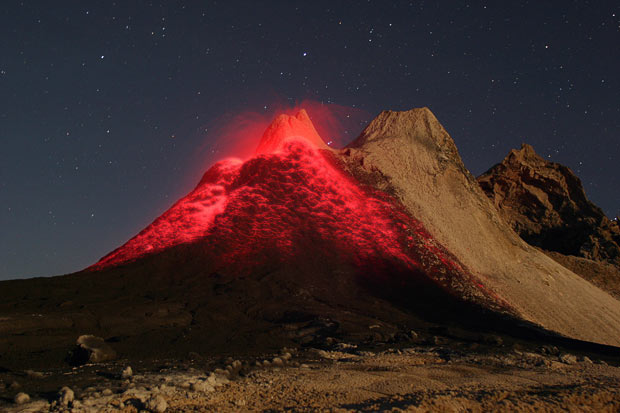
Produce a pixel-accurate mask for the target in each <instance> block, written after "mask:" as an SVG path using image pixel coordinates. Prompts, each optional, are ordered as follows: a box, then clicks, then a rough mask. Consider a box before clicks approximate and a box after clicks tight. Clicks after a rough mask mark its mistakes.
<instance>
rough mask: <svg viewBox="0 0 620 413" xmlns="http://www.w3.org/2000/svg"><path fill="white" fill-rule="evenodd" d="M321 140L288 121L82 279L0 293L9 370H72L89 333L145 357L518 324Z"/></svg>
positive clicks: (296, 120) (303, 124)
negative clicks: (49, 366) (24, 365)
mask: <svg viewBox="0 0 620 413" xmlns="http://www.w3.org/2000/svg"><path fill="white" fill-rule="evenodd" d="M319 140H320V137H319V135H318V133H317V132H316V130H315V129H314V127H313V125H312V123H311V122H310V119H309V117H308V115H307V114H306V113H305V111H300V112H299V113H298V114H296V115H295V116H289V115H282V116H280V117H278V118H277V119H275V121H274V122H273V124H272V126H271V127H269V128H268V129H267V130H266V132H265V134H264V136H263V137H262V139H261V141H260V142H259V144H258V149H257V153H256V155H255V156H254V157H252V158H250V159H248V160H246V161H241V160H238V159H227V160H223V161H221V162H219V163H217V164H215V165H214V166H213V167H211V168H210V169H209V170H208V171H207V172H206V173H205V174H204V176H203V177H202V179H201V181H200V182H199V184H198V185H197V186H196V188H195V189H194V190H193V191H192V192H190V193H189V194H188V195H187V196H185V197H183V198H182V199H180V200H179V201H177V202H176V203H175V204H174V205H173V206H172V207H171V208H170V209H169V210H167V211H166V212H165V213H164V214H162V215H161V216H160V217H158V218H157V219H156V220H155V221H154V222H153V223H152V224H151V225H149V226H148V227H146V228H145V229H144V230H143V231H141V232H140V233H139V234H137V235H136V236H135V237H133V238H132V239H130V240H129V241H128V242H126V243H125V244H124V245H122V246H121V247H119V248H118V249H116V250H114V251H112V252H111V253H110V254H108V255H107V256H105V257H103V258H102V259H101V260H100V261H99V262H97V263H96V264H94V265H93V266H91V267H90V268H88V269H86V270H85V271H82V272H79V273H75V274H70V275H67V276H63V277H53V278H48V279H33V280H15V281H8V282H3V283H1V284H0V315H2V317H0V332H1V333H3V334H2V335H0V337H1V338H0V362H1V363H2V364H0V365H4V366H9V365H12V366H15V365H20V362H24V361H25V360H27V362H28V363H30V364H31V365H33V366H34V364H36V363H40V364H42V365H43V364H45V363H50V362H51V361H53V360H56V361H59V360H62V359H63V358H64V355H65V354H66V353H67V351H68V349H70V348H71V347H72V346H73V345H74V344H75V339H76V337H77V336H78V335H80V334H86V333H88V334H95V335H98V336H101V337H104V338H106V339H108V340H110V341H111V342H113V343H114V348H115V349H116V350H117V351H118V352H119V354H123V355H124V356H125V357H129V358H145V357H146V358H148V357H162V356H163V355H165V354H168V355H170V356H180V355H187V354H188V352H190V351H194V352H195V351H202V352H209V353H211V354H215V353H222V352H230V351H241V352H244V351H250V350H251V351H265V350H266V349H267V350H268V349H276V348H280V347H281V346H283V345H290V344H293V345H294V344H295V343H297V344H300V343H301V344H311V343H312V342H313V340H319V339H321V337H326V336H329V337H341V338H344V337H348V338H349V339H354V340H358V341H359V340H362V341H363V340H366V339H368V337H370V336H379V337H389V336H390V335H393V334H394V333H395V332H397V331H409V329H411V328H415V329H418V328H422V327H424V326H428V325H429V324H428V323H431V324H433V323H444V322H449V323H453V324H455V325H459V326H463V325H466V324H467V325H469V326H470V327H472V328H476V329H485V328H486V329H487V330H488V329H489V328H492V327H489V325H490V324H491V323H492V320H495V325H499V324H501V322H503V320H504V318H502V317H504V316H502V317H499V318H497V317H498V316H497V314H498V313H501V314H508V315H509V314H513V311H512V309H511V308H510V306H509V305H508V304H506V303H505V302H503V301H502V300H501V299H499V298H498V297H497V296H496V295H494V294H493V293H492V292H491V291H490V289H489V288H487V287H485V286H484V284H483V283H482V282H480V281H479V280H476V279H475V278H474V277H473V275H472V274H471V273H470V272H469V271H468V270H467V268H465V266H463V265H462V264H461V263H460V262H459V260H458V259H457V258H455V257H454V255H453V254H451V253H450V252H449V251H448V250H446V249H445V248H444V247H443V246H442V245H441V244H440V243H438V242H437V241H435V239H434V238H433V237H432V236H431V235H430V234H429V233H428V231H426V229H425V228H424V225H423V224H422V223H421V222H420V221H418V220H416V219H415V218H414V217H412V216H411V215H410V214H409V213H407V211H406V210H405V208H404V206H403V205H402V204H401V203H400V201H398V200H397V199H396V198H394V197H393V196H392V195H390V194H389V193H387V192H386V191H384V190H382V188H380V187H378V186H377V187H375V186H373V185H374V184H373V182H374V181H372V180H368V179H366V180H365V181H364V182H361V181H358V180H357V179H356V178H355V177H354V176H352V175H351V174H350V173H349V172H348V171H347V170H346V169H343V168H344V165H345V164H344V163H343V161H342V156H341V155H340V154H339V152H338V151H332V150H331V149H330V148H329V147H327V146H326V145H325V144H324V143H322V141H319ZM380 181H381V179H379V180H377V181H376V182H375V183H377V182H380ZM489 309H492V310H495V311H496V312H495V313H492V312H490V311H489ZM38 315H41V317H39V316H38ZM494 317H495V318H494ZM506 317H508V318H509V316H506ZM369 326H372V327H373V329H372V331H370V330H369ZM35 362H36V363H35Z"/></svg>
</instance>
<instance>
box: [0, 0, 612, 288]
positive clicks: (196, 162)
mask: <svg viewBox="0 0 620 413" xmlns="http://www.w3.org/2000/svg"><path fill="white" fill-rule="evenodd" d="M0 28H1V29H0V30H1V33H2V36H0V45H1V48H0V50H1V53H0V96H1V97H2V99H1V101H0V141H1V143H2V146H1V147H0V279H8V278H21V277H29V276H38V275H57V274H63V273H68V272H73V271H77V270H80V269H82V268H84V267H86V266H88V265H90V264H93V263H94V262H95V261H97V260H98V259H99V258H100V257H102V256H103V255H105V254H106V253H108V252H109V251H111V250H112V249H114V248H116V247H118V246H120V245H121V244H122V243H124V242H125V241H126V240H128V239H129V238H130V237H131V236H133V235H135V234H136V233H137V232H138V231H140V230H141V229H142V228H144V227H145V226H146V225H148V224H149V223H150V222H151V221H152V220H153V219H154V218H156V217H157V216H158V215H159V214H161V213H162V212H163V211H165V210H166V209H167V208H168V207H169V206H171V205H172V203H173V202H174V201H176V200H177V199H178V198H180V197H182V196H183V195H185V194H186V193H187V192H188V191H190V190H191V189H192V188H193V186H194V185H195V184H196V183H197V182H198V180H199V179H200V176H201V174H202V173H203V172H204V171H205V170H206V169H207V168H208V166H209V165H210V164H212V163H213V162H214V161H216V160H217V159H218V150H217V147H216V145H215V143H216V137H217V136H216V135H217V134H216V133H215V132H213V130H214V129H217V128H215V126H214V125H217V124H218V122H219V125H220V126H221V123H222V119H235V117H234V115H235V114H239V113H245V112H248V111H249V112H264V113H265V114H267V115H271V114H272V112H273V108H274V107H275V106H276V105H282V104H290V105H294V104H295V103H298V102H300V101H302V100H304V99H311V100H314V101H317V102H323V103H336V104H339V105H342V106H345V107H350V108H355V109H356V110H357V111H356V113H357V115H356V116H357V118H356V120H355V122H354V123H353V124H351V122H349V125H348V127H349V129H347V134H346V136H344V137H341V139H344V140H352V139H353V138H354V137H355V136H357V135H358V134H359V132H361V130H362V128H363V126H364V125H365V124H366V123H367V122H368V121H370V120H371V119H372V117H374V116H375V115H376V114H377V113H378V112H380V111H381V110H386V109H392V110H406V109H410V108H413V107H421V106H428V107H429V108H430V109H431V110H432V111H433V112H434V113H435V115H436V116H437V118H438V119H439V120H440V122H441V123H442V124H443V125H444V127H445V128H446V129H447V130H448V132H449V133H450V134H451V135H452V137H453V138H454V140H455V141H456V144H457V146H458V148H459V151H460V153H461V156H462V157H463V160H464V162H465V164H466V166H467V167H468V168H469V169H470V170H471V171H472V173H474V174H475V175H478V174H480V173H482V172H484V171H485V170H486V169H488V168H489V167H491V166H492V165H493V164H495V163H497V162H499V161H500V160H501V159H503V157H504V156H505V155H506V154H507V152H508V151H509V150H510V149H511V148H515V147H519V146H520V144H521V143H522V142H527V143H530V144H532V145H533V146H534V148H535V149H536V150H537V151H538V153H540V154H541V155H542V156H544V157H548V158H549V159H551V160H553V161H556V162H560V163H563V164H565V165H567V166H569V167H570V168H571V169H572V170H573V171H574V172H576V173H577V175H578V176H579V177H580V178H581V179H582V181H583V183H584V186H585V188H586V192H587V195H588V196H589V197H590V199H591V200H592V201H593V202H595V203H596V204H597V205H599V206H601V207H602V208H603V209H604V211H605V212H606V213H607V214H608V215H609V216H610V217H613V216H614V215H616V214H617V213H619V212H620V191H619V190H618V189H619V186H620V185H619V184H620V177H619V172H620V167H619V166H618V162H619V160H620V80H619V76H618V74H619V73H620V6H619V3H618V2H614V1H608V2H606V1H593V2H588V1H576V2H569V1H545V2H542V1H532V2H516V1H513V2H499V1H496V2H488V3H484V2H456V1H444V2H431V1H411V2H406V1H395V2H389V1H369V2H354V1H351V2H340V1H303V2H302V1H262V2H261V1H236V2H235V1H219V2H206V1H189V2H181V1H168V2H146V1H145V2H139V1H132V2H125V1H117V2H106V1H103V0H102V1H86V0H83V1H72V2H65V1H53V2H52V1H22V2H19V1H10V0H5V1H3V2H2V8H1V10H0ZM360 113H365V114H367V115H360ZM257 139H258V137H257Z"/></svg>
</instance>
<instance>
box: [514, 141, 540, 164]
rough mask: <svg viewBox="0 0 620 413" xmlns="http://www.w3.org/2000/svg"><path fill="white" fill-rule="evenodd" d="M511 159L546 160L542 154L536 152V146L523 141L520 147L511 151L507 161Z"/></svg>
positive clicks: (526, 160)
mask: <svg viewBox="0 0 620 413" xmlns="http://www.w3.org/2000/svg"><path fill="white" fill-rule="evenodd" d="M511 159H516V160H518V161H519V162H522V163H523V162H525V163H529V162H535V163H540V162H546V161H545V160H544V159H543V158H542V157H541V156H540V155H538V154H537V153H536V151H535V150H534V147H533V146H532V145H529V144H527V143H522V144H521V148H520V149H513V150H511V151H510V153H509V154H508V156H507V157H506V159H505V161H510V160H511Z"/></svg>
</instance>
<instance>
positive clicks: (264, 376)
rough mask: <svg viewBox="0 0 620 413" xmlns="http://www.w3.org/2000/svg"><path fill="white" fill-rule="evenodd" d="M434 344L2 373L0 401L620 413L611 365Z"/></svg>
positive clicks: (455, 336) (48, 406)
mask: <svg viewBox="0 0 620 413" xmlns="http://www.w3.org/2000/svg"><path fill="white" fill-rule="evenodd" d="M372 327H373V326H369V329H370V330H373V328H372ZM434 333H435V334H436V335H427V334H425V333H417V332H409V333H408V334H406V335H402V336H399V337H397V338H394V339H392V340H390V342H375V343H373V344H365V345H363V344H352V343H347V342H342V341H338V340H336V339H333V340H331V341H329V340H328V341H327V342H325V343H323V346H322V347H323V348H314V347H305V348H303V347H302V348H283V349H282V350H281V351H278V352H274V353H267V354H261V355H260V357H247V356H245V357H240V358H238V359H233V358H232V357H213V356H209V355H200V354H198V353H193V354H191V356H190V357H188V358H186V359H182V360H181V359H155V360H150V361H149V362H137V361H135V360H134V361H131V362H130V361H129V360H117V361H107V362H102V363H98V364H92V363H89V364H85V365H82V366H79V367H74V368H60V369H45V370H41V371H32V370H28V371H25V372H10V373H7V372H4V373H1V374H0V380H1V381H0V394H1V395H2V396H3V397H4V398H5V401H6V404H5V405H4V407H3V411H6V412H7V413H8V412H68V411H71V412H85V413H87V412H136V411H149V412H187V411H221V412H225V411H341V412H356V411H386V410H390V411H414V412H431V411H473V412H487V411H506V410H511V411H555V410H571V411H575V410H579V411H591V412H598V411H617V410H618V409H620V397H619V396H620V394H619V390H618V389H619V388H620V387H619V384H620V367H618V362H619V361H620V359H619V358H618V355H617V354H616V355H612V354H613V353H612V352H609V351H600V350H601V349H599V351H598V352H596V351H594V352H593V351H592V349H590V351H584V349H583V348H582V349H576V348H572V349H571V350H568V349H567V348H566V347H562V346H560V347H557V346H555V345H553V344H545V345H539V344H535V343H534V342H533V341H526V340H515V339H514V338H510V337H506V336H503V337H502V336H500V335H495V334H471V333H468V332H466V331H464V330H459V329H454V328H453V329H441V328H439V329H437V330H435V331H434ZM575 350H577V351H576V352H574V351H575ZM569 351H570V352H569ZM5 387H6V388H5ZM12 394H15V396H13V397H12V400H11V401H12V403H11V402H9V398H10V395H12Z"/></svg>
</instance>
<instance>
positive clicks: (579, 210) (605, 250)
mask: <svg viewBox="0 0 620 413" xmlns="http://www.w3.org/2000/svg"><path fill="white" fill-rule="evenodd" d="M477 179H478V183H479V184H480V186H481V187H482V190H483V191H484V192H485V194H486V195H487V196H488V197H489V198H490V199H491V201H492V202H493V204H494V205H495V207H496V208H497V209H498V210H499V212H500V215H501V216H502V218H504V220H506V222H508V223H509V224H510V226H512V228H513V229H514V230H515V231H516V232H517V234H519V235H520V236H521V238H523V239H524V240H525V241H527V242H528V243H529V244H531V245H535V246H537V247H540V248H542V249H545V250H548V251H556V252H560V253H562V254H565V255H575V256H579V257H583V258H588V259H591V260H596V261H608V262H610V263H613V264H616V265H618V266H620V246H619V245H620V228H618V225H617V223H615V222H612V221H610V220H609V219H608V218H607V217H606V216H605V214H604V213H603V211H602V210H601V209H600V208H599V207H597V206H596V205H594V204H593V203H592V202H590V201H589V200H588V198H587V197H586V193H585V191H584V189H583V186H582V184H581V181H580V180H579V178H578V177H577V176H576V175H575V174H574V173H573V172H572V171H571V170H570V169H569V168H567V167H566V166H563V165H560V164H558V163H555V162H549V161H546V160H545V159H543V158H541V157H540V156H539V155H538V154H536V152H535V151H534V148H532V147H531V146H530V145H527V144H523V145H522V146H521V149H519V150H516V149H513V150H511V151H510V153H509V154H508V155H507V156H506V158H504V160H503V161H502V162H501V163H499V164H497V165H495V166H493V167H492V168H491V169H489V170H488V171H487V172H485V173H484V174H482V175H480V176H479V177H478V178H477Z"/></svg>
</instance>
